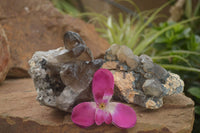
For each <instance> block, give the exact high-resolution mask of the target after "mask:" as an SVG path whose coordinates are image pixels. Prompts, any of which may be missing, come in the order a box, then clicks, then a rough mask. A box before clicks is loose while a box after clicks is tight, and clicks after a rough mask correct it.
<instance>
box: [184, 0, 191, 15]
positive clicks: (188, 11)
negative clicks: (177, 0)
mask: <svg viewBox="0 0 200 133" xmlns="http://www.w3.org/2000/svg"><path fill="white" fill-rule="evenodd" d="M185 16H186V17H187V18H191V17H192V1H191V0H186V7H185Z"/></svg>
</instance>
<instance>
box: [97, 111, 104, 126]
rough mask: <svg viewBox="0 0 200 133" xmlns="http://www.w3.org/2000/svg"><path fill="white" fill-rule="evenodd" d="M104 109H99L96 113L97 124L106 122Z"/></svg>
mask: <svg viewBox="0 0 200 133" xmlns="http://www.w3.org/2000/svg"><path fill="white" fill-rule="evenodd" d="M104 115H105V114H104V111H103V110H101V109H97V110H96V113H95V122H96V124H97V125H101V124H102V123H103V122H104Z"/></svg>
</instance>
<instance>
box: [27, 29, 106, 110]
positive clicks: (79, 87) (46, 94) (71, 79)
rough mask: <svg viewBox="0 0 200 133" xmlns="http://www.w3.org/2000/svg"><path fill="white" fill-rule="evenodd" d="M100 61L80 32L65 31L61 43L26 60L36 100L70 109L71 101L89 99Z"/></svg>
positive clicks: (74, 102) (47, 104) (73, 102)
mask: <svg viewBox="0 0 200 133" xmlns="http://www.w3.org/2000/svg"><path fill="white" fill-rule="evenodd" d="M102 64H103V60H102V59H96V60H94V59H93V56H92V53H91V51H90V49H89V48H88V47H87V46H86V45H85V43H84V41H83V40H82V39H81V37H80V36H79V34H77V33H74V32H71V31H68V32H66V34H65V35H64V47H60V48H57V49H54V50H49V51H38V52H35V54H34V55H33V57H32V59H30V60H29V65H30V70H29V74H30V75H31V77H32V78H33V81H34V85H35V87H36V90H37V93H38V96H37V100H38V101H39V102H40V103H41V104H42V105H46V106H50V107H55V108H58V109H60V110H63V111H68V112H70V111H71V108H72V107H73V105H74V104H77V103H79V102H81V101H88V100H91V99H92V93H91V87H90V85H91V81H92V78H93V74H94V73H95V71H97V70H98V69H99V68H100V67H101V66H102Z"/></svg>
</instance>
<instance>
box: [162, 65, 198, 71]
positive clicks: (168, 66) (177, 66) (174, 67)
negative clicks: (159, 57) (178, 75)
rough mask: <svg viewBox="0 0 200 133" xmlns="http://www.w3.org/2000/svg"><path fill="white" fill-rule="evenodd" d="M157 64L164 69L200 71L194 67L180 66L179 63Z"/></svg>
mask: <svg viewBox="0 0 200 133" xmlns="http://www.w3.org/2000/svg"><path fill="white" fill-rule="evenodd" d="M159 65H160V66H162V67H164V68H166V69H174V70H183V71H191V72H198V73H200V69H197V68H194V67H185V66H181V65H172V64H159Z"/></svg>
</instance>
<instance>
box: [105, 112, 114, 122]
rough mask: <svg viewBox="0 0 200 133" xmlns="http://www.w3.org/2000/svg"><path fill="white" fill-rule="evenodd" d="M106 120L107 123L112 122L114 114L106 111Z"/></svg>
mask: <svg viewBox="0 0 200 133" xmlns="http://www.w3.org/2000/svg"><path fill="white" fill-rule="evenodd" d="M104 120H105V123H106V124H110V123H111V122H112V116H111V114H110V113H109V112H106V114H105V116H104Z"/></svg>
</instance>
